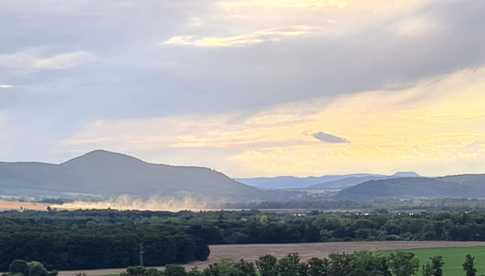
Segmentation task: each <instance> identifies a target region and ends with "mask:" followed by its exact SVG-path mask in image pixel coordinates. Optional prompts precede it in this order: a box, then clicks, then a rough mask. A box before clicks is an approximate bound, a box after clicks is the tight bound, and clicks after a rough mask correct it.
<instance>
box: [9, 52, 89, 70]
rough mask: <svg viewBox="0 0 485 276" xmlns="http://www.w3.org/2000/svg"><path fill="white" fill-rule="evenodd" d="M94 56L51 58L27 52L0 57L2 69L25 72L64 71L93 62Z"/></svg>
mask: <svg viewBox="0 0 485 276" xmlns="http://www.w3.org/2000/svg"><path fill="white" fill-rule="evenodd" d="M94 59H95V57H94V55H92V54H90V53H88V52H84V51H77V52H70V53H61V54H57V55H51V56H40V55H36V54H31V53H27V52H17V53H14V54H3V55H0V68H1V67H5V68H10V69H21V70H22V69H23V70H32V69H34V70H62V69H69V68H73V67H77V66H80V65H83V64H85V63H88V62H91V61H93V60H94Z"/></svg>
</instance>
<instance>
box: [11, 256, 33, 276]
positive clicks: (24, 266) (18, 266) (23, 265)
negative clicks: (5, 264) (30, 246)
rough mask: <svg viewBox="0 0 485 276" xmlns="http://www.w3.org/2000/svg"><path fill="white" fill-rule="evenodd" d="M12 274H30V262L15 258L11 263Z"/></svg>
mask: <svg viewBox="0 0 485 276" xmlns="http://www.w3.org/2000/svg"><path fill="white" fill-rule="evenodd" d="M8 271H9V272H10V273H12V274H23V275H28V274H29V264H28V263H27V262H26V261H24V260H14V261H13V262H12V263H10V266H9V270H8Z"/></svg>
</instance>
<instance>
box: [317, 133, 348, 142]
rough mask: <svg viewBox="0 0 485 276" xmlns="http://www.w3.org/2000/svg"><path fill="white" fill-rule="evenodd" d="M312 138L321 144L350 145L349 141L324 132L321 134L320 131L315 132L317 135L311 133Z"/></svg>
mask: <svg viewBox="0 0 485 276" xmlns="http://www.w3.org/2000/svg"><path fill="white" fill-rule="evenodd" d="M312 136H313V137H315V138H316V139H318V140H319V141H321V142H322V143H328V144H350V141H349V140H347V139H345V138H342V137H338V136H336V135H333V134H329V133H325V132H322V131H320V132H317V133H313V134H312Z"/></svg>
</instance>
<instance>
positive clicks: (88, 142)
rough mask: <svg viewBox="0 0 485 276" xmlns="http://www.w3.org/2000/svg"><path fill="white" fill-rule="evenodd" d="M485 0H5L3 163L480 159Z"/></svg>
mask: <svg viewBox="0 0 485 276" xmlns="http://www.w3.org/2000/svg"><path fill="white" fill-rule="evenodd" d="M484 18H485V1H477V0H435V1H432V0H406V1H393V0H366V1H362V0H177V1H173V0H145V1H136V0H103V1H99V0H70V1H65V0H2V1H0V28H1V31H0V145H1V147H0V160H2V161H44V162H53V163H59V162H62V161H65V160H67V159H69V158H72V157H75V156H78V155H80V154H83V153H86V152H88V151H91V150H94V149H106V150H111V151H116V152H123V153H127V154H131V155H134V156H137V157H139V158H142V159H144V160H146V161H150V162H154V163H164V164H174V165H198V166H206V167H210V168H214V169H217V170H219V171H222V172H224V173H226V174H228V175H230V176H233V177H251V176H276V175H297V176H306V175H324V174H343V173H356V172H368V173H387V174H390V173H393V172H395V171H415V172H418V173H420V174H422V175H428V176H432V175H448V174H460V173H485V28H484V27H483V26H484V24H485V19H484Z"/></svg>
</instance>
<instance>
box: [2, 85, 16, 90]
mask: <svg viewBox="0 0 485 276" xmlns="http://www.w3.org/2000/svg"><path fill="white" fill-rule="evenodd" d="M13 87H14V86H13V85H11V84H0V89H9V88H13Z"/></svg>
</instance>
